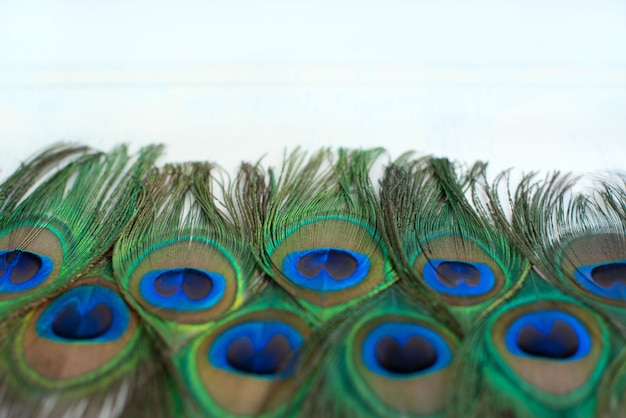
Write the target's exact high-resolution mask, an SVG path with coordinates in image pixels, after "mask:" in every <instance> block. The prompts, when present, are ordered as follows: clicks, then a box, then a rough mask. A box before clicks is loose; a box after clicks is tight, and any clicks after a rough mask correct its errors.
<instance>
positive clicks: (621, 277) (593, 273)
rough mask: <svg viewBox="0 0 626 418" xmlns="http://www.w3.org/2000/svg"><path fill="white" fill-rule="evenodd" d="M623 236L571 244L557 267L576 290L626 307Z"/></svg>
mask: <svg viewBox="0 0 626 418" xmlns="http://www.w3.org/2000/svg"><path fill="white" fill-rule="evenodd" d="M624 241H625V240H624V236H623V235H621V234H596V235H588V236H584V237H578V238H575V239H572V240H570V241H567V242H566V243H565V244H564V246H563V248H562V249H561V251H560V254H559V256H558V262H557V264H558V265H559V267H560V274H561V275H562V276H563V277H564V278H565V281H566V283H569V284H570V286H571V288H573V289H575V290H576V291H577V292H578V293H581V294H583V295H585V296H587V297H590V298H592V299H594V300H595V301H602V302H603V303H607V304H609V305H615V306H624V304H626V245H625V242H624Z"/></svg>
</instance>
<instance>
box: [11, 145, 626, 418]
mask: <svg viewBox="0 0 626 418" xmlns="http://www.w3.org/2000/svg"><path fill="white" fill-rule="evenodd" d="M160 152H161V148H160V147H158V146H154V147H146V148H144V149H142V150H141V151H140V152H139V153H138V154H137V156H131V155H129V154H128V152H127V149H126V148H125V147H118V148H116V149H114V150H113V151H111V152H110V153H101V152H97V151H94V150H91V149H88V148H85V147H80V146H67V145H56V146H53V147H51V148H49V149H47V150H44V151H43V152H42V153H40V154H39V155H38V156H36V157H34V158H33V159H31V160H30V161H28V162H27V163H25V164H23V165H22V166H21V167H20V168H19V169H18V171H17V172H16V173H14V174H13V175H11V176H9V177H8V178H7V180H5V181H4V183H2V184H0V272H1V273H2V276H1V277H0V416H7V417H8V416H33V417H44V416H46V417H47V416H51V417H82V416H86V417H91V416H98V417H141V416H150V417H152V416H154V417H194V418H195V417H255V416H259V417H265V418H270V417H304V418H306V417H364V418H374V417H430V418H445V417H508V418H513V417H516V418H517V417H519V418H526V417H548V418H549V417H580V418H582V417H593V416H595V417H602V418H604V417H625V416H626V409H625V408H626V396H624V390H625V388H626V378H625V377H624V376H625V371H626V344H625V339H626V332H625V331H626V328H625V327H626V315H625V314H626V305H624V296H625V290H626V279H624V273H625V272H626V239H625V237H626V231H625V225H626V177H625V176H624V175H622V174H610V175H604V176H602V177H596V178H593V179H592V181H591V182H590V183H589V185H588V186H587V187H582V186H581V180H582V179H579V178H576V177H573V176H571V175H561V174H552V175H548V176H547V177H545V178H540V177H537V176H536V175H534V174H529V175H525V176H523V177H522V179H521V181H519V182H518V183H517V184H515V182H513V181H512V177H511V175H510V173H509V172H505V173H502V174H500V175H499V176H497V177H496V178H495V180H494V181H493V182H489V181H488V177H487V166H486V164H484V163H480V162H479V163H475V164H472V165H469V166H464V165H461V164H458V163H455V162H451V161H449V160H447V159H441V158H433V157H422V158H414V157H413V155H412V154H405V155H403V156H401V157H400V158H398V159H397V160H395V161H393V162H392V163H390V164H388V165H387V166H386V167H385V169H384V174H383V176H382V178H381V179H380V184H379V187H377V186H375V182H374V181H373V180H372V178H371V174H372V171H373V168H374V167H375V165H376V164H377V163H378V162H379V161H380V160H381V157H382V154H383V150H382V149H373V150H346V149H340V150H338V151H337V152H333V151H331V150H321V151H318V152H316V153H313V154H310V155H309V154H306V153H304V152H302V151H300V150H295V151H293V152H291V153H287V154H285V158H284V162H283V164H282V167H281V168H280V170H279V171H277V172H275V171H274V170H273V169H272V168H268V169H266V168H264V167H263V166H262V165H261V163H260V162H259V163H257V164H247V163H245V164H243V165H242V167H241V169H240V170H239V172H238V174H237V176H236V177H235V180H234V181H230V180H229V179H228V178H227V176H225V175H224V174H223V171H221V170H220V169H218V168H216V166H214V165H213V164H209V163H203V162H195V163H180V164H168V165H165V166H163V167H157V166H155V160H156V158H157V157H158V156H159V154H160Z"/></svg>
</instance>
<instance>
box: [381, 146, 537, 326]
mask: <svg viewBox="0 0 626 418" xmlns="http://www.w3.org/2000/svg"><path fill="white" fill-rule="evenodd" d="M485 168H486V166H485V164H483V163H477V164H475V165H474V166H472V167H469V169H464V168H462V167H460V166H458V165H455V164H453V163H452V162H450V161H449V160H446V159H437V158H430V157H426V158H421V159H416V160H411V159H410V154H409V155H405V156H402V157H401V158H399V159H398V160H397V161H396V162H394V164H391V165H390V166H389V167H387V169H386V171H385V175H384V177H383V180H382V190H381V200H382V202H383V205H384V215H383V219H384V221H385V222H386V230H387V233H388V236H389V241H390V244H389V247H390V253H391V255H392V257H391V258H392V260H394V261H395V265H396V269H397V270H398V272H400V274H401V276H402V277H403V278H406V280H407V281H408V282H409V283H411V284H412V285H413V286H415V287H416V289H417V290H418V291H419V292H418V293H419V294H420V295H421V297H422V298H424V299H432V298H438V299H439V300H440V301H441V302H443V304H444V305H445V306H446V307H447V309H449V310H450V311H451V312H452V313H453V314H454V316H455V317H456V318H457V321H458V322H459V323H460V325H461V327H462V328H463V329H465V330H468V329H470V328H471V327H472V326H473V324H475V323H476V321H477V319H478V318H479V317H481V316H484V315H485V313H486V311H488V310H490V309H492V308H493V307H495V306H497V304H498V303H499V302H501V301H502V300H503V299H506V298H508V297H511V295H512V294H514V293H515V292H516V291H517V290H518V289H519V287H520V286H521V284H522V283H523V281H524V279H525V278H526V276H527V273H528V270H529V268H530V265H529V264H528V262H527V260H526V259H525V258H524V257H522V256H521V255H520V253H519V252H518V251H517V250H515V248H513V247H512V246H511V245H510V244H509V241H508V239H507V236H506V235H505V234H503V233H502V232H501V231H499V230H498V228H497V227H496V225H494V222H493V221H492V220H491V219H490V218H489V217H488V216H484V214H481V212H478V211H476V210H475V209H474V207H473V206H472V205H471V203H470V201H469V200H468V199H467V197H466V196H467V194H468V193H469V191H470V190H471V188H472V187H473V186H474V185H475V184H476V182H477V181H478V180H480V179H481V178H482V175H483V173H484V170H485ZM481 215H482V216H481ZM424 303H432V301H426V302H424ZM443 309H446V308H443ZM450 326H451V327H452V328H453V329H454V326H453V325H450Z"/></svg>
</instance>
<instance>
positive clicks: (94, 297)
mask: <svg viewBox="0 0 626 418" xmlns="http://www.w3.org/2000/svg"><path fill="white" fill-rule="evenodd" d="M129 322H130V312H129V311H128V308H127V306H126V304H125V303H124V301H123V300H122V298H121V297H120V296H119V295H118V294H117V293H115V292H114V291H112V290H111V289H108V288H106V287H101V286H92V285H84V286H78V287H75V288H73V289H70V290H68V291H67V292H65V293H63V294H62V295H61V296H59V297H57V298H56V299H54V300H53V301H52V302H51V303H50V305H48V306H47V307H46V309H44V311H43V312H42V313H41V316H40V317H39V319H38V321H37V325H36V329H37V333H38V334H39V335H40V336H42V337H44V338H48V339H50V340H55V341H62V342H70V341H84V342H108V341H114V340H116V339H118V338H119V337H121V336H122V335H123V334H124V332H126V329H127V328H128V324H129Z"/></svg>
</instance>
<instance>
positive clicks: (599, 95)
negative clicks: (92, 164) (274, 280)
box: [0, 0, 626, 177]
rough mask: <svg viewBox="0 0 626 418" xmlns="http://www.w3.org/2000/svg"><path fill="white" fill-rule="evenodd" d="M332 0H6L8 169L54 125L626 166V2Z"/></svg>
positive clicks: (94, 131)
mask: <svg viewBox="0 0 626 418" xmlns="http://www.w3.org/2000/svg"><path fill="white" fill-rule="evenodd" d="M295 3H302V4H303V5H295ZM336 3H337V2H336V1H329V0H324V1H316V2H306V3H305V2H293V1H272V2H269V1H265V2H262V1H241V0H229V1H200V0H198V1H193V0H192V1H190V0H187V1H171V2H165V1H160V2H159V1H154V0H150V1H147V0H145V1H144V0H141V1H138V0H133V1H119V0H111V1H106V2H85V1H78V0H54V1H53V0H50V1H6V0H2V1H0V155H1V156H2V161H3V163H2V165H1V166H0V168H1V169H2V172H1V173H0V176H2V177H4V176H6V175H8V174H9V173H10V172H11V170H13V169H14V168H15V167H16V165H17V163H18V162H19V161H21V160H23V159H25V158H26V157H27V156H29V155H31V154H33V153H34V152H36V151H37V150H38V149H39V148H41V147H42V146H44V145H46V144H49V143H52V142H55V141H58V140H66V141H78V142H84V143H88V144H91V145H93V146H95V147H98V148H103V149H108V148H110V147H111V146H112V144H115V143H118V142H129V143H132V144H135V145H136V146H139V145H141V144H146V143H151V142H164V143H167V144H168V155H167V160H190V159H207V160H212V161H216V162H218V163H220V164H222V165H223V166H225V167H226V168H228V169H229V170H231V171H234V169H235V167H236V166H237V164H238V162H239V161H241V160H242V159H246V160H255V159H257V158H259V157H260V156H261V155H263V154H266V153H267V154H269V161H278V158H279V157H280V155H281V153H282V149H283V148H284V147H286V146H294V145H302V146H305V147H307V148H312V149H314V148H317V147H320V146H323V145H332V146H339V145H342V146H348V147H372V146H381V145H382V146H385V147H386V148H387V149H388V150H389V151H390V153H391V155H392V156H397V155H399V154H400V153H401V152H403V151H406V150H409V149H415V150H417V151H419V152H423V153H433V154H436V155H442V156H449V157H452V158H456V159H461V160H465V161H468V162H469V161H472V160H475V159H483V160H488V161H490V162H491V164H492V168H493V170H494V171H495V170H499V169H503V168H506V167H510V166H515V167H518V168H520V169H523V170H534V169H542V170H548V169H552V168H557V169H563V170H575V171H587V170H598V169H616V168H617V169H624V168H626V47H625V46H624V45H625V41H626V2H624V1H621V0H614V1H610V0H594V1H575V0H574V1H557V0H553V1H539V0H529V1H498V2H495V1H494V2H490V1H486V0H478V1H471V2H470V1H451V0H438V1H435V0H412V1H398V0H388V1H378V2H372V1H353V0H350V1H344V2H342V3H341V5H337V4H336Z"/></svg>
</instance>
